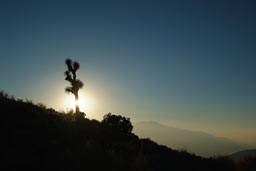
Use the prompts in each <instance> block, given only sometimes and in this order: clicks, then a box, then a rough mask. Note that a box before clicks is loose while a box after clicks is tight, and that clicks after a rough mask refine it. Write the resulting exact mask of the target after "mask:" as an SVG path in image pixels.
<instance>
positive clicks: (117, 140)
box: [0, 93, 234, 171]
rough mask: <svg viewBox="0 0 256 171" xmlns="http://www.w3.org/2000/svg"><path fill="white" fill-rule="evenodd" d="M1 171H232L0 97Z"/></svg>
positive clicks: (222, 161) (224, 162)
mask: <svg viewBox="0 0 256 171" xmlns="http://www.w3.org/2000/svg"><path fill="white" fill-rule="evenodd" d="M0 107H1V110H2V112H1V113H2V117H1V125H2V128H3V132H4V134H3V137H2V147H3V152H2V156H3V159H2V163H4V164H3V165H2V166H1V167H2V168H4V169H3V170H21V169H26V170H27V169H34V170H52V169H55V170H72V171H76V170H111V171H114V170H127V171H128V170H138V171H139V170H146V171H157V170H179V171H183V170H184V171H190V170H197V171H216V170H218V171H232V170H234V168H233V167H234V165H233V163H232V162H231V161H230V160H228V159H227V158H224V157H222V158H216V159H215V158H203V157H199V156H196V155H193V154H190V153H187V152H185V151H176V150H172V149H170V148H167V147H165V146H161V145H158V144H157V143H155V142H153V141H151V140H150V139H141V138H139V137H138V136H136V135H135V134H133V133H124V132H122V131H120V130H119V129H113V127H108V126H106V125H104V124H103V123H102V122H99V121H96V120H88V119H79V120H75V119H74V117H73V115H72V114H64V113H59V112H56V111H54V110H53V109H47V108H46V107H45V106H43V105H34V104H33V103H32V102H29V101H27V102H24V101H22V100H15V99H14V98H10V97H8V95H6V94H4V93H1V94H0Z"/></svg>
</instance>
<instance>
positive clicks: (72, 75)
mask: <svg viewBox="0 0 256 171" xmlns="http://www.w3.org/2000/svg"><path fill="white" fill-rule="evenodd" d="M65 62H66V65H67V67H68V70H67V71H65V76H66V78H65V80H67V81H68V82H70V84H71V86H69V87H66V89H65V91H66V92H67V93H72V94H74V96H75V100H76V111H75V112H76V114H79V113H80V110H79V105H78V99H79V96H78V91H79V89H81V88H82V87H83V82H82V81H80V80H79V79H77V78H76V71H77V70H78V69H79V67H80V65H79V63H78V62H76V61H74V62H73V61H72V60H71V59H66V61H65Z"/></svg>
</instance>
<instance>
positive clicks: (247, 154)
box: [229, 149, 256, 161]
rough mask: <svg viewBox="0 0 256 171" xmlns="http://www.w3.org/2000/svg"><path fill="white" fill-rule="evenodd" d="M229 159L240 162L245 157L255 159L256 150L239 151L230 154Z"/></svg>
mask: <svg viewBox="0 0 256 171" xmlns="http://www.w3.org/2000/svg"><path fill="white" fill-rule="evenodd" d="M229 157H230V158H232V159H233V160H236V161H238V160H242V159H244V158H246V157H255V158H256V149H251V150H243V151H239V152H236V153H233V154H231V155H230V156H229Z"/></svg>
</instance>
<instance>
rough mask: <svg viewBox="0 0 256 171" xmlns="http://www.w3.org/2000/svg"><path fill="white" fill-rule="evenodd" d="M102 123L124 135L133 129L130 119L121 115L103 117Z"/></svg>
mask: <svg viewBox="0 0 256 171" xmlns="http://www.w3.org/2000/svg"><path fill="white" fill-rule="evenodd" d="M102 123H103V124H104V125H106V126H108V127H110V128H112V129H116V130H119V131H121V132H122V133H125V134H129V133H131V132H132V129H133V126H132V123H131V121H130V118H126V117H124V116H121V115H113V114H111V113H108V114H106V115H104V116H103V120H102Z"/></svg>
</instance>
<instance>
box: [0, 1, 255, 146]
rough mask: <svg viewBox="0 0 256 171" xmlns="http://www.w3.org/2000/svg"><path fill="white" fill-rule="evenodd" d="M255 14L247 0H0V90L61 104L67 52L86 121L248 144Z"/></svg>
mask: <svg viewBox="0 0 256 171" xmlns="http://www.w3.org/2000/svg"><path fill="white" fill-rule="evenodd" d="M255 18H256V3H255V2H254V1H253V0H246V1H241V0H240V1H235V0H230V1H227V0H209V1H205V0H200V1H198V0H187V1H185V0H183V1H182V0H177V1H168V0H165V1H163V0H155V1H150V0H145V1H141V0H127V1H122V0H116V1H113V0H108V1H106V0H102V1H98V0H92V1H74V0H70V1H64V0H63V1H54V0H50V1H46V0H42V1H36V0H33V1H32V0H31V1H27V0H17V1H14V0H2V1H1V2H0V19H1V20H0V21H1V22H0V57H1V67H0V78H1V80H0V89H2V90H4V91H6V92H8V93H10V94H13V95H15V96H16V97H17V98H29V99H32V100H33V101H35V102H43V103H45V104H46V105H47V106H49V107H54V108H55V109H57V110H60V109H65V106H63V103H62V98H67V97H70V98H71V95H70V96H68V95H65V93H64V88H65V86H67V85H68V83H67V82H65V80H64V75H63V72H64V71H65V70H66V66H65V64H64V60H65V59H66V58H72V59H74V60H77V61H78V62H80V64H81V69H80V70H79V71H78V77H79V78H80V79H81V80H82V81H84V84H85V86H84V89H82V91H81V93H84V94H86V96H90V98H89V100H88V101H93V102H88V103H87V107H86V108H87V109H88V111H87V115H88V117H90V118H96V119H101V118H102V116H103V114H105V113H108V112H112V113H116V114H122V115H126V116H129V117H131V119H132V121H139V120H155V121H159V122H162V123H166V124H170V125H174V126H178V127H183V128H187V129H193V130H202V131H206V132H210V133H213V134H215V135H218V136H226V137H229V138H232V139H235V140H240V141H246V142H247V143H251V144H254V145H255V146H256V135H255V131H256V124H255V122H256V78H255V76H256V32H255V30H256V22H255ZM90 104H91V105H92V106H93V107H91V106H90ZM89 109H90V110H89Z"/></svg>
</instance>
